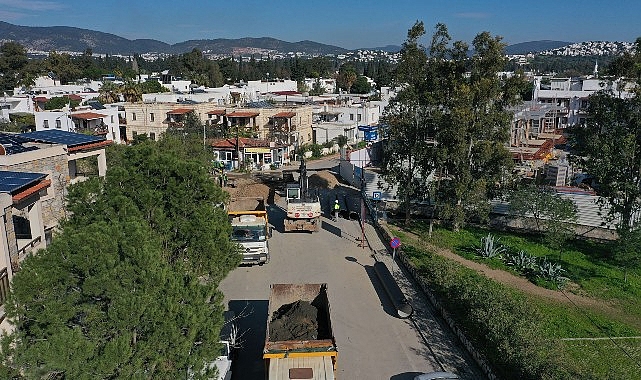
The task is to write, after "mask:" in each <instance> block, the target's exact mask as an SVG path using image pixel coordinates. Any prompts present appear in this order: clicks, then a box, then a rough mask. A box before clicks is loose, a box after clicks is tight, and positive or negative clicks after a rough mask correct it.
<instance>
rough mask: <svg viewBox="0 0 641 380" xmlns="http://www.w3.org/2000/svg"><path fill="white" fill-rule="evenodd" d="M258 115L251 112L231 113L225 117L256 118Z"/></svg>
mask: <svg viewBox="0 0 641 380" xmlns="http://www.w3.org/2000/svg"><path fill="white" fill-rule="evenodd" d="M258 115H260V113H258V112H251V111H234V112H232V113H229V114H227V117H256V116H258Z"/></svg>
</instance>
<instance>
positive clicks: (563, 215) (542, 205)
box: [508, 185, 577, 253]
mask: <svg viewBox="0 0 641 380" xmlns="http://www.w3.org/2000/svg"><path fill="white" fill-rule="evenodd" d="M508 202H509V204H510V212H512V213H514V214H515V215H518V216H519V217H520V218H521V221H522V222H523V223H524V227H525V228H529V229H530V230H533V231H535V232H536V233H539V234H541V236H543V239H544V241H545V243H546V244H547V245H548V246H550V247H551V248H554V249H557V250H558V251H559V253H560V252H561V250H562V248H563V245H564V244H565V242H566V241H568V240H569V239H571V238H572V237H574V226H573V224H574V223H576V218H577V207H576V205H575V204H574V202H572V200H570V199H565V198H562V197H561V196H560V195H559V194H556V193H555V192H554V190H553V189H551V188H549V187H543V186H534V185H528V186H525V187H522V188H520V189H517V190H515V191H513V192H512V193H511V194H510V195H509V197H508Z"/></svg>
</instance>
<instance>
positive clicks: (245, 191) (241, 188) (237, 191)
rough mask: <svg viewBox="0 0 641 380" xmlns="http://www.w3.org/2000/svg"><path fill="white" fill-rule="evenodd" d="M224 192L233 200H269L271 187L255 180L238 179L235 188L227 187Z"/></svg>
mask: <svg viewBox="0 0 641 380" xmlns="http://www.w3.org/2000/svg"><path fill="white" fill-rule="evenodd" d="M224 190H225V191H226V192H228V193H229V195H230V196H231V197H232V198H241V197H263V198H265V199H266V200H269V194H270V188H269V186H267V185H265V184H263V183H260V182H258V181H257V179H255V178H237V179H235V181H234V187H229V186H228V187H225V188H224Z"/></svg>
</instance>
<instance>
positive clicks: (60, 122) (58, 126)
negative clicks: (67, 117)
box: [56, 119, 62, 129]
mask: <svg viewBox="0 0 641 380" xmlns="http://www.w3.org/2000/svg"><path fill="white" fill-rule="evenodd" d="M56 128H58V129H60V128H62V121H60V119H58V120H56Z"/></svg>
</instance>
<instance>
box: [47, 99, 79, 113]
mask: <svg viewBox="0 0 641 380" xmlns="http://www.w3.org/2000/svg"><path fill="white" fill-rule="evenodd" d="M79 104H80V101H79V100H74V99H69V97H67V96H54V97H53V98H49V100H47V102H46V103H45V109H46V110H60V109H63V108H64V107H65V106H69V107H70V108H76V107H78V105H79Z"/></svg>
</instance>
